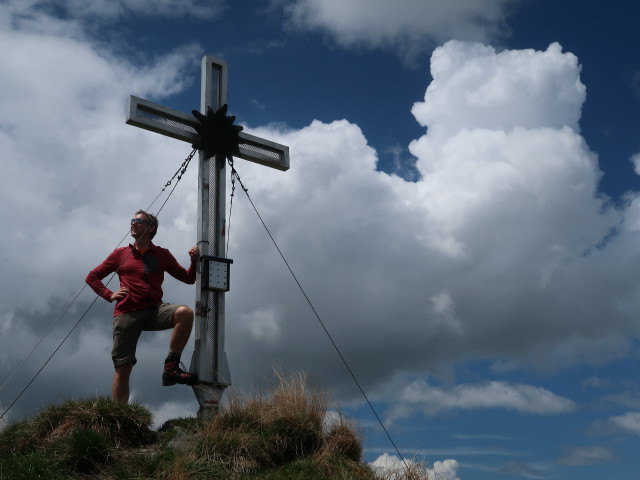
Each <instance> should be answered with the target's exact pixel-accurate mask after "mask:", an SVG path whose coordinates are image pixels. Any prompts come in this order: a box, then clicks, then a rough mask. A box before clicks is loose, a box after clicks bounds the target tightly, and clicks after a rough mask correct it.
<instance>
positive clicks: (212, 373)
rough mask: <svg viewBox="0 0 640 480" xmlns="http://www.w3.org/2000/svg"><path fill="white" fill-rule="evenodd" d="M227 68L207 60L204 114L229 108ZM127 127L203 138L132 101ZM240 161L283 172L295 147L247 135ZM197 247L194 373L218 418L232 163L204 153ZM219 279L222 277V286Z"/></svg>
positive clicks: (177, 116) (172, 116) (167, 112)
mask: <svg viewBox="0 0 640 480" xmlns="http://www.w3.org/2000/svg"><path fill="white" fill-rule="evenodd" d="M227 77H228V74H227V63H226V62H224V61H223V60H219V59H216V58H214V57H211V56H209V55H205V56H204V57H203V58H202V84H201V101H200V112H201V113H202V114H206V113H207V109H208V108H209V107H210V108H212V109H213V110H214V111H215V110H217V109H218V108H220V107H221V106H222V105H224V104H226V103H227ZM127 123H128V124H130V125H134V126H137V127H140V128H144V129H146V130H150V131H153V132H156V133H160V134H162V135H166V136H170V137H173V138H176V139H178V140H182V141H185V142H189V143H193V142H194V140H196V139H197V132H196V129H195V128H194V125H197V124H198V123H197V120H196V119H195V117H193V116H191V115H187V114H185V113H182V112H180V111H178V110H173V109H171V108H167V107H164V106H161V105H157V104H155V103H152V102H149V101H147V100H143V99H141V98H137V97H134V96H132V97H131V98H130V102H129V116H128V118H127ZM239 137H240V145H239V152H240V153H239V155H238V157H239V158H243V159H245V160H249V161H251V162H255V163H259V164H261V165H265V166H268V167H272V168H276V169H278V170H288V168H289V148H288V147H287V146H284V145H280V144H277V143H274V142H271V141H269V140H265V139H263V138H259V137H255V136H253V135H249V134H247V133H244V132H241V133H240V135H239ZM198 198H199V201H198V217H197V222H198V225H197V243H198V246H199V247H200V259H201V263H200V269H199V274H198V276H197V278H196V308H195V311H196V321H195V348H194V352H193V356H192V360H191V368H190V371H192V372H195V373H197V374H198V379H199V383H198V384H197V385H195V386H194V387H193V391H194V393H195V395H196V398H197V399H198V403H199V405H200V408H199V410H198V416H199V417H207V416H212V415H215V414H216V413H217V412H218V407H219V402H220V400H221V398H222V394H223V393H224V390H225V389H226V388H227V387H228V386H229V385H231V377H230V374H229V366H228V363H227V355H226V352H225V350H224V327H225V292H226V291H227V290H228V289H229V286H228V271H229V264H230V263H231V260H228V259H226V258H225V256H226V252H225V233H226V232H225V222H226V218H225V216H226V213H225V198H226V159H225V158H224V156H222V155H218V156H216V157H212V158H208V157H207V156H206V155H205V154H204V153H203V152H200V154H199V165H198ZM217 277H222V280H221V281H219V280H218V278H217Z"/></svg>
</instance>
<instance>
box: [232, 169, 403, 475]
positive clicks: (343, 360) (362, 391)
mask: <svg viewBox="0 0 640 480" xmlns="http://www.w3.org/2000/svg"><path fill="white" fill-rule="evenodd" d="M231 174H232V175H233V176H234V177H235V178H236V179H237V180H238V183H239V184H240V187H241V188H242V190H243V191H244V193H245V195H246V196H247V199H248V200H249V203H250V204H251V206H252V207H253V210H254V211H255V212H256V215H257V216H258V219H260V222H261V223H262V226H263V227H264V229H265V230H266V232H267V234H268V235H269V238H271V242H273V245H274V246H275V247H276V250H277V251H278V253H279V254H280V257H281V258H282V260H283V261H284V263H285V265H286V266H287V269H288V270H289V273H291V276H292V277H293V279H294V280H295V282H296V283H297V284H298V288H299V289H300V291H301V292H302V295H303V296H304V298H305V300H306V301H307V303H308V304H309V307H311V310H312V311H313V314H314V315H315V317H316V318H317V319H318V322H319V323H320V325H321V326H322V329H323V330H324V332H325V333H326V335H327V337H329V340H330V341H331V344H332V345H333V348H334V349H335V350H336V352H337V353H338V356H339V357H340V359H341V360H342V363H343V364H344V366H345V367H346V369H347V371H348V372H349V374H350V375H351V378H352V379H353V381H354V382H355V384H356V385H357V387H358V389H359V390H360V393H361V394H362V396H363V397H364V399H365V401H366V402H367V405H369V408H370V409H371V411H372V412H373V415H374V416H375V417H376V420H377V421H378V423H379V424H380V426H381V427H382V430H383V431H384V433H385V435H386V436H387V438H388V439H389V441H390V442H391V444H392V445H393V448H394V449H395V451H396V453H397V454H398V456H399V457H400V459H401V460H402V463H404V466H405V468H406V469H407V471H408V470H409V465H407V462H406V461H405V459H404V456H403V455H402V454H401V453H400V450H399V449H398V447H397V445H396V443H395V442H394V441H393V438H391V435H390V434H389V431H388V430H387V428H386V427H385V426H384V423H382V420H381V419H380V417H379V416H378V413H377V412H376V409H375V408H374V407H373V405H372V403H371V402H370V401H369V398H368V397H367V394H366V393H365V391H364V389H363V388H362V386H361V385H360V382H359V381H358V379H357V378H356V375H355V374H354V373H353V370H351V367H350V366H349V363H348V362H347V360H346V359H345V358H344V356H343V355H342V352H341V351H340V349H339V348H338V345H337V344H336V342H335V341H334V340H333V337H332V336H331V334H330V333H329V330H328V329H327V327H326V326H325V324H324V322H323V321H322V319H321V318H320V315H319V314H318V312H317V310H316V309H315V307H314V306H313V303H312V302H311V300H310V299H309V297H308V295H307V293H306V292H305V290H304V288H303V287H302V284H301V283H300V281H299V280H298V277H296V274H295V273H294V272H293V269H292V268H291V266H290V265H289V262H288V261H287V259H286V258H285V256H284V254H283V253H282V250H280V247H279V246H278V243H277V242H276V240H275V238H273V235H271V231H270V230H269V228H268V227H267V224H266V223H265V221H264V220H263V219H262V216H261V215H260V212H258V209H257V207H256V206H255V204H254V203H253V200H252V199H251V197H250V196H249V190H248V189H247V188H246V187H245V186H244V184H243V183H242V180H241V179H240V175H238V172H237V171H236V170H235V168H232V171H231Z"/></svg>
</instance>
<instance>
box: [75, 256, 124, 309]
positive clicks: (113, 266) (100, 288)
mask: <svg viewBox="0 0 640 480" xmlns="http://www.w3.org/2000/svg"><path fill="white" fill-rule="evenodd" d="M118 258H119V255H118V253H117V251H114V252H112V253H111V254H110V255H109V256H108V257H107V259H106V260H105V261H104V262H102V263H101V264H100V265H98V266H97V267H96V268H94V269H93V270H91V271H90V272H89V274H88V275H87V278H86V279H85V282H87V285H89V286H90V287H91V289H92V290H93V291H94V292H96V293H97V294H98V295H99V296H100V297H102V298H104V299H105V300H106V301H107V302H112V301H113V300H119V299H121V298H123V297H124V296H126V294H127V292H126V291H123V289H122V288H120V289H119V290H118V291H117V292H115V293H114V292H112V291H111V290H109V288H107V286H106V285H105V284H104V283H102V279H103V278H104V277H106V276H107V275H109V274H111V273H113V272H115V271H116V270H117V268H118V265H119V262H118ZM124 290H126V289H124Z"/></svg>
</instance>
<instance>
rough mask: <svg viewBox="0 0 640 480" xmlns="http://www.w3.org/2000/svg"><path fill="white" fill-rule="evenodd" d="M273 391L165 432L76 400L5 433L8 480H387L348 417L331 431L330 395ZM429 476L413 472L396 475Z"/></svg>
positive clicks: (294, 387) (3, 471)
mask: <svg viewBox="0 0 640 480" xmlns="http://www.w3.org/2000/svg"><path fill="white" fill-rule="evenodd" d="M279 380H280V382H279V385H278V386H276V387H275V388H274V389H273V391H272V392H270V393H269V394H268V395H257V396H256V395H254V396H239V395H235V396H234V395H230V396H228V400H227V402H226V405H225V407H224V408H223V409H222V410H221V412H220V414H219V415H217V416H216V417H214V418H212V419H208V420H202V421H199V420H196V419H194V418H189V419H177V420H170V421H168V422H166V423H165V424H164V425H163V426H162V427H161V428H160V429H159V430H158V431H157V432H156V431H153V430H152V429H151V428H150V427H151V425H152V415H151V413H150V412H149V411H148V410H147V409H146V408H145V407H143V406H141V405H139V404H136V403H132V404H122V403H117V402H113V401H112V400H110V399H108V398H102V397H99V398H90V399H86V400H78V401H75V400H74V401H67V402H65V403H63V404H62V405H59V406H53V407H49V408H47V409H45V410H43V411H41V412H40V413H39V414H37V415H36V416H35V417H33V418H32V419H30V420H22V421H19V422H16V423H13V424H11V425H9V426H8V427H6V428H4V429H3V431H2V432H1V433H0V480H9V479H15V480H23V479H24V480H34V479H47V480H58V479H60V480H61V479H65V480H66V479H87V478H93V479H98V480H125V479H126V480H133V479H166V480H200V479H202V480H204V479H207V480H210V479H238V480H258V479H263V480H284V479H287V480H289V479H294V480H295V479H299V480H324V479H326V480H329V479H331V480H335V479H354V480H378V479H379V478H380V477H378V476H376V474H375V473H374V472H373V470H372V469H371V468H370V467H369V466H368V465H366V464H365V463H364V462H363V461H362V443H361V440H360V438H359V437H358V435H357V434H356V433H355V430H354V428H353V426H352V425H350V424H349V422H347V421H346V420H345V419H343V418H341V419H340V420H339V421H337V422H335V423H334V424H333V425H331V426H329V427H327V426H326V425H325V418H326V417H327V411H328V404H327V401H326V398H325V396H324V395H322V394H320V393H318V392H316V391H314V390H310V389H309V388H308V387H307V385H306V383H305V381H304V377H303V376H301V375H291V376H289V377H288V378H284V377H283V376H279ZM401 477H402V478H405V479H407V480H409V479H412V478H416V479H418V478H426V477H424V476H422V475H420V476H414V475H412V474H411V473H409V472H407V473H405V474H403V475H393V476H392V477H388V478H401Z"/></svg>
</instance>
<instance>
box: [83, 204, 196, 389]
mask: <svg viewBox="0 0 640 480" xmlns="http://www.w3.org/2000/svg"><path fill="white" fill-rule="evenodd" d="M157 231H158V219H157V218H156V217H155V216H153V215H151V214H150V213H147V212H145V211H142V210H139V211H138V212H136V214H135V216H134V218H132V219H131V236H132V237H133V238H134V240H135V241H134V243H133V244H132V245H129V246H128V247H121V248H117V249H116V250H114V251H113V252H112V253H111V254H110V255H109V256H108V257H107V259H106V260H105V261H104V262H102V263H101V264H100V265H98V266H97V267H96V268H94V269H93V270H91V272H89V274H88V275H87V279H86V282H87V284H88V285H89V286H90V287H91V288H92V289H93V290H94V291H95V292H96V293H97V294H98V295H99V296H101V297H102V298H104V299H105V300H107V301H108V302H114V301H115V302H116V306H115V309H114V318H113V350H112V352H111V357H112V359H113V365H114V367H115V373H114V377H113V385H112V396H113V399H114V400H118V401H121V402H127V401H128V400H129V377H130V375H131V370H132V369H133V366H134V365H135V364H136V361H137V360H136V356H135V353H136V345H137V343H138V338H139V337H140V334H141V333H142V331H143V330H147V331H151V330H168V329H173V331H172V333H171V338H170V341H169V355H168V356H167V359H166V360H165V363H164V371H163V373H162V384H163V385H165V386H167V385H175V384H176V383H181V384H186V385H194V384H195V383H197V376H196V375H195V374H191V373H188V372H185V371H184V370H182V369H181V368H180V356H181V354H182V351H183V350H184V347H185V346H186V344H187V341H188V340H189V337H190V335H191V328H192V326H193V310H192V309H191V308H189V307H187V306H186V305H172V304H169V303H162V282H163V280H164V272H167V273H168V274H169V275H171V276H172V277H174V278H176V279H178V280H180V281H181V282H184V283H187V284H193V283H195V281H196V264H197V261H198V257H199V249H198V247H197V246H195V247H192V248H191V249H190V250H189V256H190V257H191V264H190V265H189V269H185V268H183V267H182V266H181V265H180V264H179V263H178V262H177V260H176V259H175V258H174V256H173V255H172V254H171V253H170V252H169V250H167V249H165V248H161V247H158V246H156V245H154V244H153V242H152V241H151V239H152V238H153V237H154V236H155V235H156V233H157ZM113 272H116V273H117V274H118V276H119V278H120V288H119V289H118V290H117V291H116V292H113V291H111V290H109V289H108V288H107V287H106V286H105V285H104V283H103V282H102V279H103V278H105V277H106V276H107V275H109V274H111V273H113Z"/></svg>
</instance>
